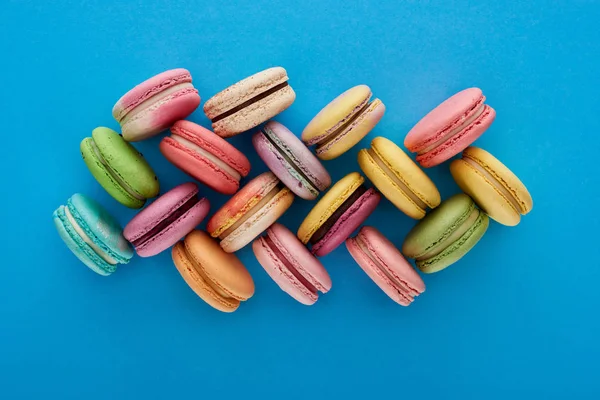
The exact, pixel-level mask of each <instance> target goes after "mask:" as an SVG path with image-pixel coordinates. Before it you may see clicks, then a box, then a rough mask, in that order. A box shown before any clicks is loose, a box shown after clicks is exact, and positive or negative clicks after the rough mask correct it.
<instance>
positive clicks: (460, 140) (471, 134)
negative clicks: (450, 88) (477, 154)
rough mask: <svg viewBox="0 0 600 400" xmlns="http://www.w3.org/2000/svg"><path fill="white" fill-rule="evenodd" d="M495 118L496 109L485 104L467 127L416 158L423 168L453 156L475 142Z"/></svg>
mask: <svg viewBox="0 0 600 400" xmlns="http://www.w3.org/2000/svg"><path fill="white" fill-rule="evenodd" d="M495 118H496V111H495V110H494V109H493V108H491V107H490V106H488V105H486V106H485V111H484V112H483V114H481V115H480V116H479V118H477V119H476V120H475V121H474V122H473V124H471V125H470V126H469V127H468V128H466V129H464V130H462V131H461V132H460V133H457V134H456V135H454V136H452V138H450V139H449V140H447V141H446V142H444V143H443V144H442V145H440V146H439V147H436V148H435V149H434V150H432V151H430V152H427V153H425V154H421V155H417V157H416V160H417V162H418V163H419V164H421V165H422V166H423V167H425V168H430V167H434V166H436V165H439V164H441V163H443V162H444V161H446V160H449V159H450V158H452V157H454V156H455V155H457V154H458V153H460V152H461V151H463V150H464V149H466V148H467V147H469V146H470V145H471V144H472V143H473V142H475V141H476V140H477V139H478V138H479V137H480V136H481V135H483V133H484V132H485V131H486V130H487V129H488V128H489V127H490V125H492V122H494V119H495Z"/></svg>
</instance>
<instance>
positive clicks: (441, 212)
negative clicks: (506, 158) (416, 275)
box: [402, 193, 489, 274]
mask: <svg viewBox="0 0 600 400" xmlns="http://www.w3.org/2000/svg"><path fill="white" fill-rule="evenodd" d="M488 224H489V218H488V216H487V215H486V214H485V213H484V212H483V211H481V210H479V209H478V208H477V207H476V206H475V203H474V202H473V200H472V199H471V198H470V197H469V196H467V195H466V194H464V193H460V194H456V195H454V196H452V197H450V198H448V199H446V200H445V201H443V202H442V203H441V204H440V205H439V206H438V207H436V208H435V209H434V210H433V211H432V212H431V213H430V214H428V215H426V216H425V218H423V219H422V220H421V221H420V222H419V223H418V224H417V225H415V226H414V227H413V229H412V230H411V231H410V232H409V233H408V235H407V236H406V239H404V244H403V245H402V253H403V254H404V255H405V256H406V257H408V258H413V259H415V260H416V264H417V267H418V268H419V269H420V270H421V271H423V272H425V273H428V274H430V273H434V272H438V271H441V270H443V269H444V268H446V267H448V266H450V265H452V264H454V263H455V262H457V261H458V260H460V259H461V258H462V257H463V256H464V255H465V254H467V253H468V252H469V250H471V249H472V248H473V246H475V244H476V243H477V242H478V241H479V239H481V238H482V237H483V234H484V233H485V231H486V230H487V227H488Z"/></svg>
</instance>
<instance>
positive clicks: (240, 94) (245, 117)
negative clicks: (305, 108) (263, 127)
mask: <svg viewBox="0 0 600 400" xmlns="http://www.w3.org/2000/svg"><path fill="white" fill-rule="evenodd" d="M295 99H296V93H295V92H294V90H293V89H292V87H291V86H290V85H289V83H288V75H287V72H286V70H285V69H284V68H281V67H273V68H269V69H266V70H264V71H261V72H258V73H256V74H254V75H252V76H249V77H248V78H245V79H243V80H241V81H239V82H238V83H236V84H234V85H232V86H230V87H228V88H227V89H225V90H223V91H221V92H219V93H217V94H215V95H214V96H213V97H211V98H210V99H208V100H207V101H206V103H204V113H205V114H206V116H207V117H208V119H210V120H211V122H212V127H213V130H214V131H215V133H216V134H217V135H219V136H222V137H230V136H234V135H237V134H239V133H242V132H245V131H247V130H249V129H252V128H254V127H256V126H258V125H260V124H262V123H263V122H265V121H267V120H269V119H270V118H273V117H274V116H275V115H277V114H279V113H280V112H282V111H284V110H285V109H287V108H288V107H289V106H290V105H292V103H293V102H294V100H295Z"/></svg>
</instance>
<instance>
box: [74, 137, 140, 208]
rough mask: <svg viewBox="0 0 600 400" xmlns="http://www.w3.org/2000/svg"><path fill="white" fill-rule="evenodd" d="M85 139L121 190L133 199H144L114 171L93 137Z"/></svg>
mask: <svg viewBox="0 0 600 400" xmlns="http://www.w3.org/2000/svg"><path fill="white" fill-rule="evenodd" d="M86 140H89V143H90V144H91V148H92V150H93V151H94V154H95V155H96V158H97V159H98V161H100V163H101V164H102V165H103V166H104V167H105V168H106V171H108V173H109V174H110V176H111V177H112V178H113V179H114V180H115V181H116V182H117V183H118V184H119V186H121V187H122V188H123V190H125V191H126V192H127V193H128V194H129V195H130V196H131V197H133V198H134V199H138V200H141V201H145V200H146V198H145V197H144V196H142V195H141V194H139V193H137V192H136V191H135V190H133V188H132V187H131V186H129V185H128V184H127V183H126V182H125V181H124V180H123V178H121V176H120V175H119V174H117V173H116V171H115V170H114V169H112V167H111V166H110V164H109V163H108V162H107V161H106V160H105V159H104V157H103V156H102V152H101V151H100V149H99V148H98V146H97V145H96V142H95V141H94V139H93V138H90V139H86Z"/></svg>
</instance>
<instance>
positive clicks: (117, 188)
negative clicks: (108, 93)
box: [79, 127, 159, 208]
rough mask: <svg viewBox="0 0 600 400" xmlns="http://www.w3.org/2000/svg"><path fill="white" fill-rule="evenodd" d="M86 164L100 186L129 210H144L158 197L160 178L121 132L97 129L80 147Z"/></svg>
mask: <svg viewBox="0 0 600 400" xmlns="http://www.w3.org/2000/svg"><path fill="white" fill-rule="evenodd" d="M79 147H80V150H81V156H82V157H83V161H85V164H86V165H87V167H88V168H89V170H90V172H91V173H92V175H93V176H94V178H96V180H97V181H98V183H100V185H102V187H103V188H104V189H105V190H106V191H107V192H108V193H109V194H110V195H111V196H112V197H114V198H115V200H117V201H118V202H119V203H121V204H123V205H124V206H126V207H129V208H141V207H143V205H144V204H145V203H146V199H150V198H152V197H155V196H156V195H158V191H159V184H158V178H157V177H156V174H155V173H154V171H153V170H152V168H151V167H150V165H149V164H148V163H147V162H146V160H145V159H144V157H143V156H142V154H141V153H140V152H139V151H137V150H136V149H135V147H133V146H132V145H131V144H130V143H129V142H126V141H125V139H123V137H122V136H121V135H119V134H118V133H117V132H115V131H113V130H112V129H109V128H103V127H100V128H96V129H94V130H93V131H92V137H87V138H85V139H83V140H82V141H81V145H80V146H79Z"/></svg>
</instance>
